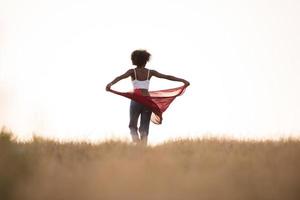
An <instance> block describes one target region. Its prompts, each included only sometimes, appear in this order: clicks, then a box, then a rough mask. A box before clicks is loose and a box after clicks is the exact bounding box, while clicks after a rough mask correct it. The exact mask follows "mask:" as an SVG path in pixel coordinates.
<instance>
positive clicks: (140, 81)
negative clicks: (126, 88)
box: [106, 50, 190, 145]
mask: <svg viewBox="0 0 300 200" xmlns="http://www.w3.org/2000/svg"><path fill="white" fill-rule="evenodd" d="M150 56H151V55H150V53H148V52H147V51H146V50H135V51H133V52H132V54H131V60H132V64H133V65H135V66H136V68H133V69H129V70H128V71H127V72H125V73H124V74H122V75H121V76H118V77H116V78H115V79H114V80H113V81H112V82H110V83H109V84H107V86H106V90H107V91H111V92H114V93H116V94H119V95H122V96H125V97H127V98H130V99H132V100H131V102H130V121H129V129H130V134H131V137H132V141H133V142H134V143H139V142H141V143H142V144H144V145H146V144H147V139H148V133H149V124H150V119H151V114H152V112H153V113H155V114H156V117H157V118H156V119H153V120H152V119H151V120H152V121H153V122H154V123H156V122H157V124H160V123H161V120H162V112H164V111H165V110H166V109H167V107H168V105H169V104H170V103H171V102H172V101H173V99H174V98H175V97H176V96H179V95H180V94H182V92H183V91H184V89H185V88H186V87H187V86H188V85H189V84H190V83H189V82H188V81H186V80H184V79H181V78H177V77H175V76H170V75H165V74H162V73H159V72H157V71H155V70H149V69H147V68H145V66H146V64H147V62H148V61H149V59H150ZM129 76H130V77H131V80H132V84H133V88H134V92H133V93H130V92H128V93H122V92H117V91H114V90H112V89H111V86H112V85H114V84H115V83H117V82H118V81H120V80H122V79H125V78H127V77H129ZM153 76H155V77H157V78H164V79H167V80H171V81H179V82H182V83H184V86H182V87H180V88H174V89H171V90H170V91H171V92H173V93H174V92H176V90H178V89H180V90H178V91H179V92H177V93H176V95H174V94H173V96H166V97H165V99H164V97H163V96H161V93H162V92H168V91H167V90H164V91H155V92H149V91H148V89H149V83H150V79H151V77H153ZM170 91H169V92H170ZM158 93H159V94H160V96H159V97H158V96H156V97H155V94H158ZM152 94H153V95H152ZM155 98H156V99H155ZM160 104H161V105H160ZM139 117H141V119H140V127H139V129H138V128H137V123H138V119H139ZM138 132H139V134H138Z"/></svg>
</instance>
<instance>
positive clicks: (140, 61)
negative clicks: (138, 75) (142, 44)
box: [131, 50, 151, 67]
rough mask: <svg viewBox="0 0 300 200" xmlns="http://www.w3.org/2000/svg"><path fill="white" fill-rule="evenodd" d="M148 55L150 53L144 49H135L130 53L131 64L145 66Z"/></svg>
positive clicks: (149, 55)
mask: <svg viewBox="0 0 300 200" xmlns="http://www.w3.org/2000/svg"><path fill="white" fill-rule="evenodd" d="M150 57H151V54H150V53H149V52H147V51H146V50H135V51H133V52H132V53H131V60H132V64H133V65H136V66H137V67H142V66H145V65H146V63H147V62H148V61H149V59H150Z"/></svg>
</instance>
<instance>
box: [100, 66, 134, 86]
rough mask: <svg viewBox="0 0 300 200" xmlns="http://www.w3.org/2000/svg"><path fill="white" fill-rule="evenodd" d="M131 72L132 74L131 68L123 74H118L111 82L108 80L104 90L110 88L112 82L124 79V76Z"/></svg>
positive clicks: (129, 74)
mask: <svg viewBox="0 0 300 200" xmlns="http://www.w3.org/2000/svg"><path fill="white" fill-rule="evenodd" d="M131 74H132V69H130V70H128V71H127V72H125V73H124V74H122V75H120V76H117V77H116V78H115V79H114V80H113V81H112V82H110V83H109V84H107V85H106V91H108V90H110V87H111V86H112V85H113V84H115V83H117V82H119V81H120V80H122V79H125V78H127V77H129V76H131Z"/></svg>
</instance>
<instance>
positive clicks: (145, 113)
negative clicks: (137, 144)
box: [139, 106, 152, 145]
mask: <svg viewBox="0 0 300 200" xmlns="http://www.w3.org/2000/svg"><path fill="white" fill-rule="evenodd" d="M151 114H152V112H151V110H150V109H149V108H147V107H145V106H143V109H142V113H141V122H140V128H139V132H140V135H141V141H142V143H143V144H144V145H147V140H148V134H149V125H150V119H151Z"/></svg>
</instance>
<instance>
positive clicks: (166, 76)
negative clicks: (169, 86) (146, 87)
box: [151, 70, 190, 86]
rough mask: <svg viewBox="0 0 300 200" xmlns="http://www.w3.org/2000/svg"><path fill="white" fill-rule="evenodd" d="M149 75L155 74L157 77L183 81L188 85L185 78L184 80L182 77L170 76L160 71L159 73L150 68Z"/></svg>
mask: <svg viewBox="0 0 300 200" xmlns="http://www.w3.org/2000/svg"><path fill="white" fill-rule="evenodd" d="M151 75H152V76H155V77H157V78H163V79H167V80H170V81H179V82H183V83H184V84H185V85H186V86H188V85H190V83H189V82H188V81H187V80H184V79H182V78H178V77H175V76H171V75H166V74H162V73H159V72H158V71H155V70H151Z"/></svg>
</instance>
